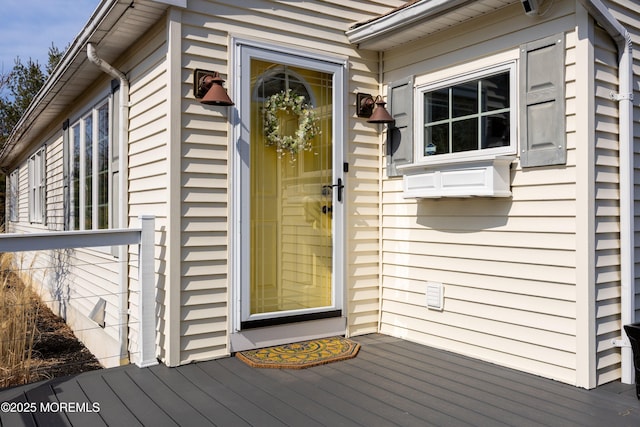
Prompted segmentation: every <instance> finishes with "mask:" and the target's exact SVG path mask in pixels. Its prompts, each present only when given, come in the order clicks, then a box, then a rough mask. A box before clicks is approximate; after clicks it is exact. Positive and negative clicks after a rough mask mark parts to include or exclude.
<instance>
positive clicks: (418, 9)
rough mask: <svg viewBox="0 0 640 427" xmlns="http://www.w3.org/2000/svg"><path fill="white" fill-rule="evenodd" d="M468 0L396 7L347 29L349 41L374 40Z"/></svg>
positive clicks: (426, 0)
mask: <svg viewBox="0 0 640 427" xmlns="http://www.w3.org/2000/svg"><path fill="white" fill-rule="evenodd" d="M469 1H470V0H423V1H419V2H417V3H415V4H412V5H410V6H407V7H404V8H401V9H398V10H397V11H395V12H392V13H390V14H389V15H384V16H381V17H379V18H377V19H374V20H373V21H370V22H367V23H365V24H362V25H359V26H357V27H355V28H351V29H350V30H347V32H346V35H347V38H348V39H349V42H350V43H353V44H360V43H363V42H367V41H371V40H375V39H377V38H379V37H383V36H385V35H387V34H388V33H391V32H393V31H395V30H398V29H401V28H403V27H407V26H409V25H412V24H414V23H416V22H418V21H420V20H423V19H426V18H430V17H432V16H434V15H436V14H439V13H442V12H444V11H447V10H449V9H452V8H454V7H457V6H460V5H461V4H464V3H469Z"/></svg>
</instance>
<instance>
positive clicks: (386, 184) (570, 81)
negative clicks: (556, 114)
mask: <svg viewBox="0 0 640 427" xmlns="http://www.w3.org/2000/svg"><path fill="white" fill-rule="evenodd" d="M573 13H574V5H573V4H571V2H560V3H556V6H555V7H554V8H552V9H551V10H550V11H549V13H548V15H546V16H545V18H544V19H541V20H538V21H536V22H532V21H531V20H530V19H529V18H528V17H527V16H525V15H524V13H523V12H522V7H521V5H520V4H516V5H512V6H510V7H507V8H504V9H501V10H500V11H499V13H496V14H494V15H489V16H485V17H481V18H478V19H476V20H475V21H474V23H473V24H468V25H465V27H464V29H451V30H447V31H443V32H442V33H440V34H438V35H435V36H433V37H431V38H430V39H429V40H428V41H426V42H424V43H412V44H410V45H408V46H406V47H402V46H401V47H399V48H395V49H392V50H391V51H388V52H385V57H384V66H385V70H384V81H385V83H388V82H391V81H394V80H397V79H400V78H403V77H405V76H407V75H414V76H415V79H419V77H420V76H421V75H425V74H427V73H430V72H434V71H439V70H445V69H447V68H449V67H451V66H454V65H457V64H460V63H463V62H465V61H470V60H475V59H478V58H482V57H485V56H490V55H494V54H496V53H499V52H505V51H510V50H518V48H519V46H520V45H522V44H525V43H529V42H531V41H534V40H537V39H541V38H544V37H547V36H551V35H553V34H556V33H560V32H561V33H563V34H564V37H565V42H566V51H565V76H566V77H565V88H566V92H565V102H566V119H565V120H566V140H567V163H566V165H561V166H546V167H533V168H526V169H524V168H523V167H522V165H521V164H520V161H519V159H516V161H514V163H513V165H512V168H511V172H510V175H511V176H510V179H511V191H512V197H510V198H506V199H503V198H469V199H453V198H452V199H447V198H443V199H425V200H416V199H405V198H404V197H403V194H402V178H388V179H384V180H383V183H382V214H383V219H382V270H383V275H382V317H381V326H380V330H381V332H383V333H387V334H391V335H395V336H400V337H403V338H406V339H410V340H414V341H418V342H421V343H425V344H428V345H433V346H436V347H441V348H446V349H449V350H452V351H456V352H459V353H464V354H468V355H471V356H473V357H477V358H480V359H485V360H491V361H494V362H496V363H499V364H502V365H506V366H511V367H514V368H517V369H520V370H524V371H529V372H533V373H537V374H540V375H544V376H547V377H551V378H555V379H558V380H561V381H565V382H568V383H573V384H575V383H576V381H577V380H576V376H577V372H576V371H577V362H576V359H577V357H578V353H579V352H580V351H581V349H580V347H579V341H580V340H581V339H582V338H581V337H580V334H581V332H580V328H581V323H580V322H586V321H587V319H582V318H580V317H579V314H578V311H579V310H580V304H581V303H580V301H579V290H578V288H579V287H581V286H580V285H578V284H577V281H576V278H577V276H579V275H581V274H584V272H583V270H582V269H586V268H588V265H585V264H584V263H581V262H580V261H579V260H578V259H577V250H578V247H577V241H578V240H579V239H581V238H582V237H581V236H580V235H579V233H580V231H579V230H577V223H578V222H579V221H582V219H581V212H583V209H587V210H584V212H589V210H588V207H587V206H580V205H579V204H584V203H586V202H587V201H586V200H584V198H580V197H578V195H577V182H578V181H579V180H580V179H582V178H583V176H582V175H581V174H583V172H582V171H581V170H579V169H578V168H576V158H578V157H580V156H581V154H580V150H581V149H583V143H582V141H578V140H577V138H576V130H577V128H578V123H580V122H581V120H582V119H581V118H580V117H577V116H576V114H577V113H576V103H577V101H576V96H577V93H576V83H575V79H576V68H579V66H580V61H582V59H581V58H578V57H576V54H575V48H576V42H577V39H576V33H575V25H576V22H575V17H574V15H573ZM470 28H472V30H469V29H470ZM519 72H522V70H520V71H519ZM443 74H445V75H446V73H443ZM427 282H439V283H443V284H444V310H443V311H435V310H429V309H427V307H426V283H427ZM581 356H583V355H581ZM584 357H587V356H584Z"/></svg>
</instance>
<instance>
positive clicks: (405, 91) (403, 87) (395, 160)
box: [387, 76, 413, 177]
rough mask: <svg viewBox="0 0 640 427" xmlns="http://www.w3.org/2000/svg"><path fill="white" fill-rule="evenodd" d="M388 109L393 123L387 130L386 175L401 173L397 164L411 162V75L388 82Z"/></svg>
mask: <svg viewBox="0 0 640 427" xmlns="http://www.w3.org/2000/svg"><path fill="white" fill-rule="evenodd" d="M387 101H388V104H389V111H390V113H391V115H392V116H393V118H394V119H395V123H394V124H393V125H389V129H388V131H387V176H389V177H392V176H399V175H402V174H401V173H400V172H398V169H397V166H400V165H406V164H409V163H412V162H413V76H410V77H407V78H404V79H402V80H398V81H395V82H392V83H390V84H389V87H388V91H387Z"/></svg>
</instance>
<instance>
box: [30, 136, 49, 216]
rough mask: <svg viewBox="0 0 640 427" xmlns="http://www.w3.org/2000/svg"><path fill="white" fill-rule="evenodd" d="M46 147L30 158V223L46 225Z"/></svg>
mask: <svg viewBox="0 0 640 427" xmlns="http://www.w3.org/2000/svg"><path fill="white" fill-rule="evenodd" d="M45 148H46V147H42V148H40V149H39V150H38V151H36V152H35V153H34V154H32V155H31V157H29V162H28V176H29V197H28V199H29V222H32V223H40V224H44V223H45V212H46V200H45V198H46V149H45Z"/></svg>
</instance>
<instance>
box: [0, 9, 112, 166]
mask: <svg viewBox="0 0 640 427" xmlns="http://www.w3.org/2000/svg"><path fill="white" fill-rule="evenodd" d="M117 3H118V2H117V0H102V2H101V3H100V5H99V6H98V8H97V9H96V10H95V12H94V14H93V16H92V17H91V19H90V21H89V24H88V25H87V26H86V27H85V28H84V30H83V31H82V33H80V34H79V35H78V36H77V37H76V38H75V39H74V41H73V43H72V45H71V46H69V48H68V50H67V52H66V53H65V54H64V56H63V57H62V59H61V60H60V63H59V64H58V65H57V66H56V68H55V70H54V71H53V73H52V74H51V76H50V77H49V78H48V79H47V81H46V83H45V84H44V86H42V88H41V89H40V90H39V91H38V93H37V94H36V96H35V97H34V99H33V100H32V101H31V104H30V105H29V108H28V109H27V111H25V113H24V114H23V115H22V117H21V118H20V120H19V121H18V123H17V124H16V126H15V127H14V128H13V131H12V132H11V135H10V136H9V139H8V140H7V143H6V144H5V145H4V147H2V149H1V150H0V160H2V159H4V158H5V157H6V156H7V154H8V153H10V152H11V151H12V150H13V148H14V147H15V146H16V144H17V143H18V142H19V141H20V139H21V138H22V136H23V135H24V134H25V133H26V132H27V131H28V130H29V127H30V125H31V123H32V121H33V117H34V116H35V115H37V114H39V112H41V111H43V110H44V109H45V108H46V107H47V105H48V104H49V103H50V102H51V99H50V97H51V96H55V94H56V92H55V91H54V90H53V88H54V87H55V86H56V85H58V84H59V83H60V82H61V81H62V80H63V78H64V76H65V74H66V72H67V70H68V69H69V67H70V66H71V64H72V63H73V61H74V60H75V58H76V57H77V56H78V55H79V54H80V53H81V51H82V50H83V47H84V44H85V43H86V42H87V41H88V40H89V38H91V36H92V35H93V34H94V33H95V31H96V30H97V29H98V27H99V26H100V24H101V23H102V21H103V20H104V18H105V17H106V16H107V15H108V14H109V13H110V12H111V10H112V9H113V8H114V7H115V6H116V5H117Z"/></svg>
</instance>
